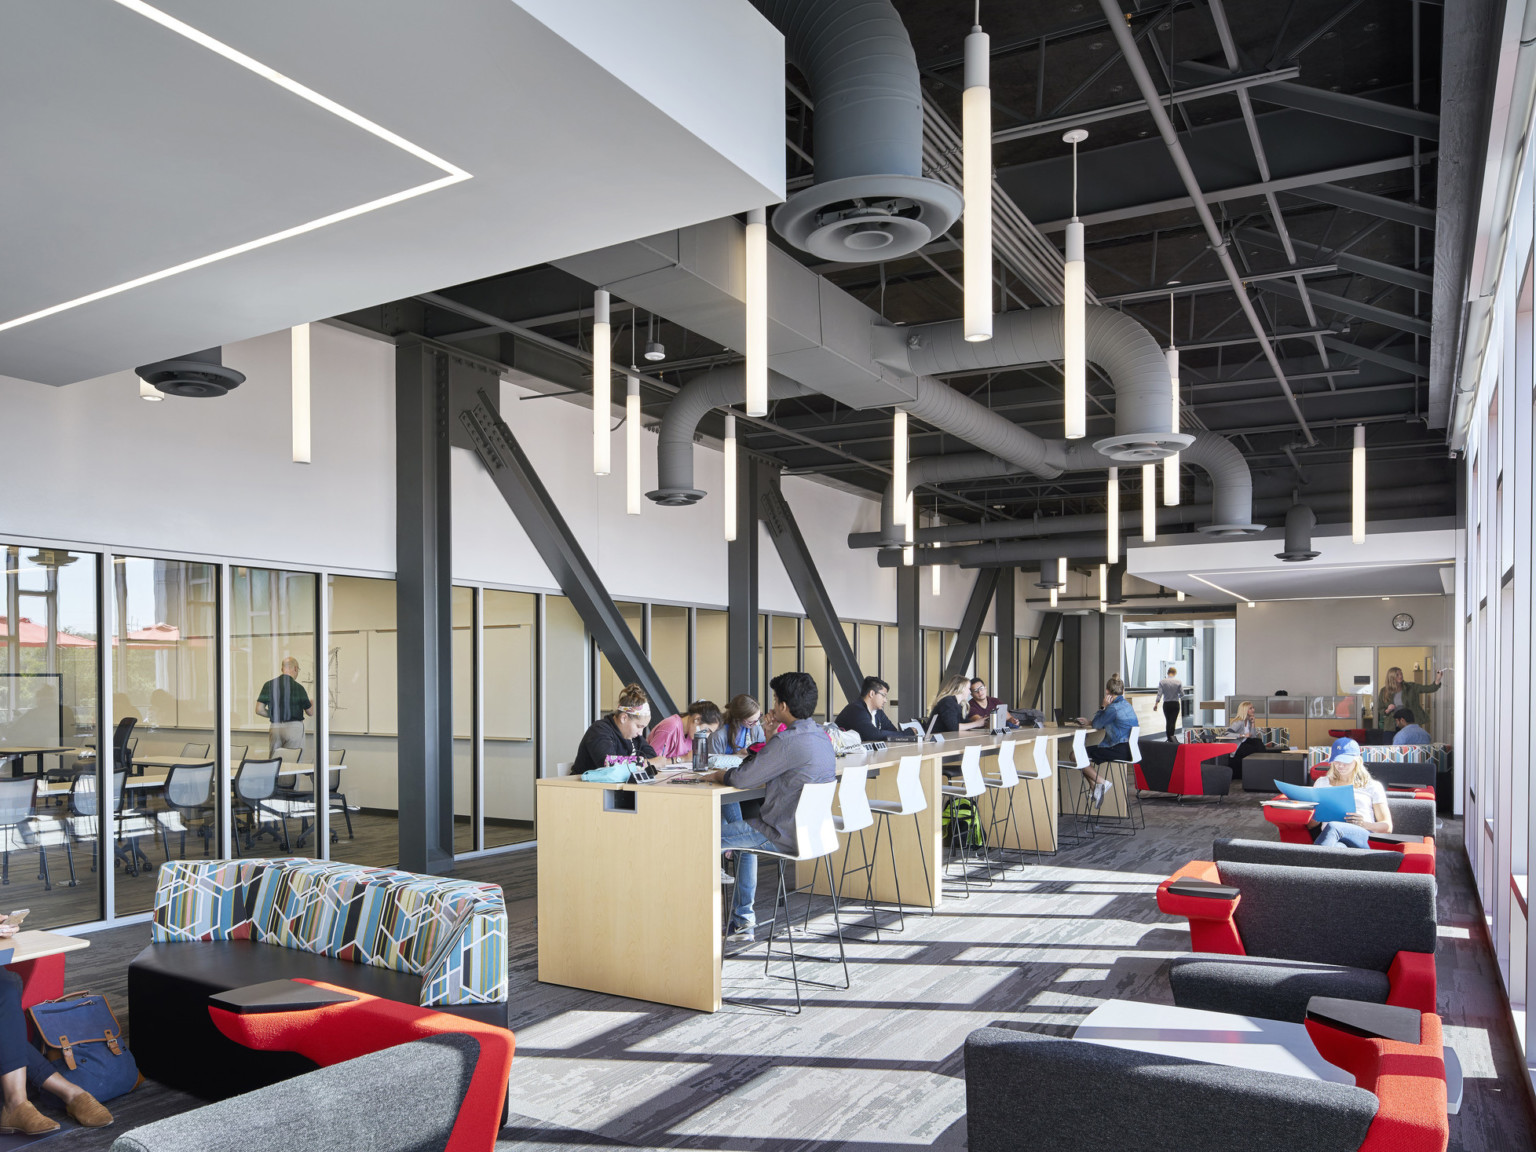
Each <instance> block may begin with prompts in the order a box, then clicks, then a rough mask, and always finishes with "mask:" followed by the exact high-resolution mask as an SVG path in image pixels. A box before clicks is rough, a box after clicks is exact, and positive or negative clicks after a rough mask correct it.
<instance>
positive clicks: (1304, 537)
mask: <svg viewBox="0 0 1536 1152" xmlns="http://www.w3.org/2000/svg"><path fill="white" fill-rule="evenodd" d="M1315 527H1317V515H1316V513H1314V512H1313V511H1312V509H1310V508H1308V507H1307V506H1306V505H1305V504H1292V505H1291V509H1290V511H1289V512H1287V513H1286V514H1285V551H1284V552H1276V553H1275V559H1276V560H1289V561H1291V562H1292V563H1293V564H1294V563H1299V562H1301V561H1305V560H1316V559H1317V558H1318V557H1319V556H1321V555H1322V553H1321V552H1318V551H1316V550H1315V549H1313V547H1312V529H1313V528H1315Z"/></svg>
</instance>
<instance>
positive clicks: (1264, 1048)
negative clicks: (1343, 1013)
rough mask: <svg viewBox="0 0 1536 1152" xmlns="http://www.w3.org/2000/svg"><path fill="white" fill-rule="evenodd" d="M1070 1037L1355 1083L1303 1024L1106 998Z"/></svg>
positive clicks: (1137, 1050)
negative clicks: (1320, 1049)
mask: <svg viewBox="0 0 1536 1152" xmlns="http://www.w3.org/2000/svg"><path fill="white" fill-rule="evenodd" d="M1075 1039H1078V1040H1085V1041H1087V1042H1088V1043H1090V1044H1103V1045H1104V1046H1106V1047H1109V1048H1125V1049H1129V1050H1130V1051H1132V1052H1150V1053H1155V1054H1158V1055H1163V1056H1182V1057H1184V1058H1185V1059H1186V1060H1201V1061H1204V1062H1205V1063H1207V1064H1221V1065H1225V1066H1226V1067H1228V1068H1251V1069H1254V1070H1255V1071H1259V1072H1278V1073H1280V1074H1281V1075H1284V1076H1299V1077H1301V1078H1302V1079H1304V1080H1328V1081H1332V1082H1333V1083H1335V1084H1349V1085H1351V1086H1352V1085H1353V1084H1354V1082H1355V1078H1354V1077H1353V1076H1351V1075H1350V1074H1349V1073H1348V1072H1346V1071H1344V1069H1342V1068H1339V1067H1336V1066H1335V1065H1333V1064H1330V1063H1328V1061H1326V1060H1324V1059H1323V1058H1322V1057H1321V1056H1320V1055H1318V1052H1317V1048H1316V1047H1315V1046H1314V1045H1313V1043H1312V1038H1311V1037H1310V1036H1308V1035H1307V1029H1306V1026H1305V1025H1302V1024H1292V1023H1290V1022H1288V1021H1284V1020H1259V1019H1255V1018H1254V1017H1251V1016H1234V1015H1232V1014H1230V1013H1227V1012H1205V1011H1201V1010H1199V1009H1195V1008H1175V1007H1172V1006H1170V1005H1167V1004H1142V1003H1138V1002H1135V1001H1131V1000H1108V1001H1106V1002H1105V1003H1103V1004H1100V1005H1099V1006H1098V1007H1097V1008H1095V1009H1094V1010H1093V1011H1092V1012H1091V1013H1089V1014H1088V1017H1087V1018H1086V1019H1085V1020H1084V1021H1083V1022H1082V1023H1081V1024H1079V1025H1078V1026H1077V1032H1076V1034H1075Z"/></svg>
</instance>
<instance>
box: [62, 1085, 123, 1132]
mask: <svg viewBox="0 0 1536 1152" xmlns="http://www.w3.org/2000/svg"><path fill="white" fill-rule="evenodd" d="M64 1111H65V1112H67V1113H69V1118H70V1119H71V1120H73V1121H74V1122H75V1123H76V1124H78V1125H80V1127H82V1128H105V1127H106V1126H107V1125H108V1124H110V1123H112V1113H110V1112H108V1111H107V1110H106V1109H105V1108H103V1107H102V1105H101V1102H100V1101H98V1100H97V1099H96V1097H94V1096H92V1095H91V1094H90V1093H89V1092H82V1093H80V1095H78V1096H76V1097H75V1098H74V1099H73V1100H71V1101H70V1102H69V1103H68V1104H66V1105H64Z"/></svg>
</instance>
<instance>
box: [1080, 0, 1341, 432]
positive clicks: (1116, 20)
mask: <svg viewBox="0 0 1536 1152" xmlns="http://www.w3.org/2000/svg"><path fill="white" fill-rule="evenodd" d="M1099 7H1100V8H1101V9H1103V12H1104V18H1105V19H1106V20H1108V21H1109V30H1110V33H1111V34H1112V35H1113V36H1114V38H1115V43H1116V44H1118V45H1119V47H1120V54H1121V56H1122V57H1124V59H1125V63H1126V66H1127V67H1129V68H1130V70H1131V75H1132V76H1133V77H1134V78H1135V80H1136V86H1137V87H1138V88H1139V89H1140V90H1141V95H1142V98H1143V99H1144V100H1146V102H1147V106H1148V111H1149V112H1150V113H1151V115H1152V119H1153V121H1154V122H1155V123H1156V124H1157V131H1158V134H1159V135H1161V136H1162V138H1163V143H1164V144H1165V145H1166V146H1167V149H1168V155H1169V158H1170V159H1172V161H1173V166H1174V167H1175V168H1176V169H1178V172H1179V178H1180V179H1181V180H1182V181H1183V182H1184V188H1185V191H1187V192H1188V194H1189V197H1190V199H1191V200H1192V201H1193V202H1194V209H1195V212H1196V214H1198V215H1199V217H1200V223H1201V224H1202V225H1204V227H1205V233H1206V236H1207V237H1209V239H1210V242H1211V249H1212V251H1214V252H1215V253H1216V258H1217V260H1219V261H1220V262H1221V270H1222V271H1223V272H1224V273H1226V276H1227V280H1228V281H1229V282H1230V283H1231V285H1232V291H1233V292H1234V293H1236V295H1237V300H1238V303H1239V304H1240V305H1241V306H1242V309H1243V315H1244V316H1245V317H1246V318H1247V320H1248V325H1249V327H1250V328H1252V329H1253V334H1254V336H1255V337H1257V338H1258V342H1259V346H1260V347H1261V348H1262V349H1263V352H1264V358H1265V359H1266V360H1268V361H1269V366H1270V368H1271V369H1273V370H1274V373H1275V379H1276V380H1278V381H1279V382H1280V388H1281V390H1282V391H1283V392H1284V393H1285V399H1286V401H1287V403H1289V404H1290V406H1291V411H1292V412H1293V413H1295V415H1296V423H1297V425H1298V426H1299V427H1300V428H1301V431H1302V435H1304V436H1305V437H1306V438H1307V443H1308V444H1309V445H1311V444H1316V443H1317V437H1315V436H1313V435H1312V429H1311V428H1309V427H1307V420H1306V417H1305V416H1303V415H1302V414H1301V406H1300V405H1299V404H1297V402H1296V397H1295V395H1294V394H1293V393H1292V392H1291V386H1290V384H1289V383H1288V382H1287V381H1286V378H1285V370H1284V369H1283V368H1282V367H1281V366H1280V360H1279V358H1278V357H1277V356H1276V355H1275V348H1274V345H1273V344H1272V343H1271V342H1270V339H1269V335H1268V334H1267V333H1266V332H1265V331H1264V325H1263V323H1262V322H1261V321H1260V320H1259V314H1258V313H1257V312H1256V311H1255V310H1254V307H1253V301H1252V300H1250V299H1249V298H1248V290H1247V288H1245V287H1244V286H1243V280H1242V276H1241V275H1240V274H1239V273H1238V270H1237V266H1236V265H1235V264H1233V262H1232V254H1231V252H1229V251H1228V249H1227V241H1226V238H1225V237H1224V236H1223V235H1222V233H1221V229H1220V228H1218V227H1217V225H1216V218H1215V217H1214V216H1212V215H1211V210H1210V208H1209V206H1208V205H1207V204H1206V202H1205V194H1204V193H1203V192H1202V191H1201V190H1200V182H1199V180H1197V179H1196V178H1195V171H1194V169H1193V168H1191V167H1190V164H1189V158H1188V157H1187V156H1185V154H1184V146H1183V145H1182V144H1181V143H1180V142H1179V135H1178V132H1177V131H1176V130H1175V129H1174V126H1173V121H1171V120H1169V119H1168V113H1167V112H1166V111H1165V110H1164V109H1163V106H1162V103H1161V94H1160V93H1159V92H1158V90H1157V85H1156V84H1154V83H1153V81H1152V74H1151V73H1150V72H1148V71H1147V65H1146V61H1144V60H1143V59H1142V58H1141V51H1140V50H1139V49H1138V48H1137V47H1136V43H1135V41H1134V40H1133V39H1132V37H1131V31H1130V28H1129V27H1128V26H1127V24H1126V18H1125V16H1124V14H1123V13H1122V12H1121V11H1120V7H1119V5H1118V4H1117V3H1116V0H1099Z"/></svg>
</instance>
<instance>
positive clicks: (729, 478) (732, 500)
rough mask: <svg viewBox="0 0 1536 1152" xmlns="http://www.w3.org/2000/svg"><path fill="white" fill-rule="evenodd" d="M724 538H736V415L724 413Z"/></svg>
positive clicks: (729, 539) (730, 539) (728, 539)
mask: <svg viewBox="0 0 1536 1152" xmlns="http://www.w3.org/2000/svg"><path fill="white" fill-rule="evenodd" d="M721 487H722V488H723V489H724V495H725V538H726V540H727V542H729V541H732V540H735V539H736V417H735V415H734V414H732V413H730V412H727V413H726V414H725V483H724V484H723V485H721Z"/></svg>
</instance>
